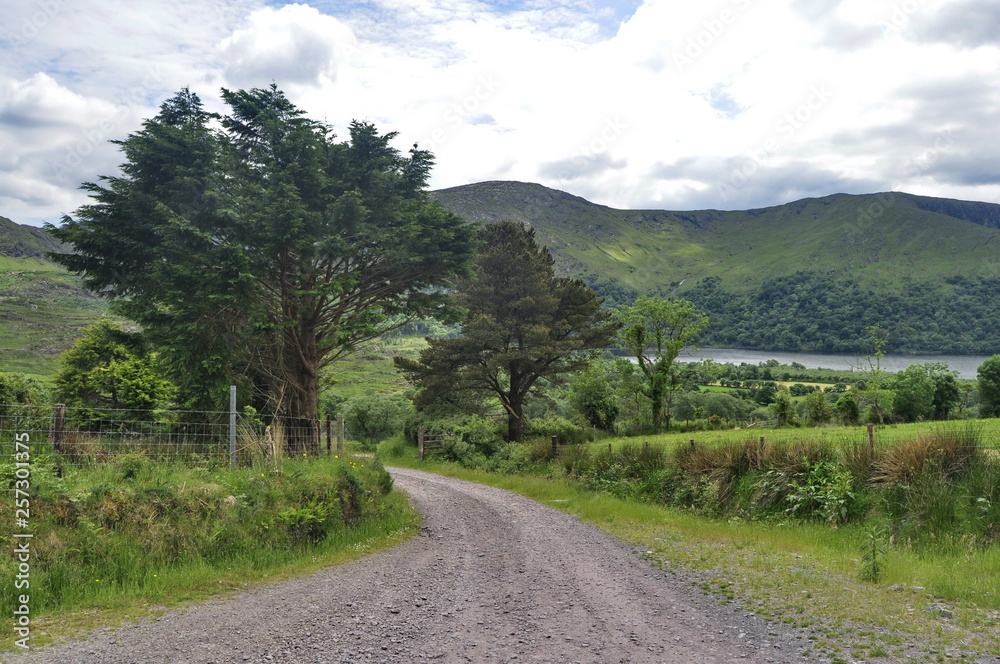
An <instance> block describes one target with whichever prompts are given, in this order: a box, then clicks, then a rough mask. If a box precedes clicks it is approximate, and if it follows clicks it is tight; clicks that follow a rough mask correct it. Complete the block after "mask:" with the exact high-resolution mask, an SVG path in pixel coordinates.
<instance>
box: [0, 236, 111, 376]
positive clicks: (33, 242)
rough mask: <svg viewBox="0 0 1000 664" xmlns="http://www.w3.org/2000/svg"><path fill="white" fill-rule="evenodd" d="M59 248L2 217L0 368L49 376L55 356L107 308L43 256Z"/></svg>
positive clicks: (0, 252) (54, 363) (69, 275)
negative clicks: (81, 329)
mask: <svg viewBox="0 0 1000 664" xmlns="http://www.w3.org/2000/svg"><path fill="white" fill-rule="evenodd" d="M60 250H63V248H62V247H61V245H60V244H59V243H58V242H57V241H56V240H54V239H53V238H52V237H50V236H49V235H48V234H47V233H45V231H43V230H42V229H40V228H35V227H33V226H22V225H19V224H15V223H14V222H12V221H11V220H9V219H6V218H4V217H0V372H4V371H16V372H23V373H28V374H35V375H40V376H47V375H50V374H52V372H54V371H55V368H56V364H57V358H58V354H59V353H61V352H62V351H63V350H65V349H66V348H68V347H69V346H70V345H71V344H72V343H73V341H75V340H76V339H77V338H78V337H79V336H80V328H82V327H84V326H86V325H89V324H90V323H92V322H93V321H94V320H96V319H97V318H99V317H100V316H101V315H102V314H103V313H104V311H105V309H106V305H105V303H104V302H103V301H101V300H100V299H98V298H97V297H95V296H94V295H93V294H92V293H90V292H89V291H87V290H85V289H84V288H83V286H82V285H81V284H80V280H79V279H78V278H77V277H76V276H75V275H72V274H70V273H69V272H67V271H66V270H64V269H63V268H61V267H59V266H58V265H55V264H54V263H52V262H51V261H49V260H48V259H46V258H45V252H47V251H60Z"/></svg>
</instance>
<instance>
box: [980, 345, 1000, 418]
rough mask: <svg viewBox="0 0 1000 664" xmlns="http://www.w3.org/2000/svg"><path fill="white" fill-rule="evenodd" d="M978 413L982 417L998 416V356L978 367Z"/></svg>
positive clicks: (999, 393)
mask: <svg viewBox="0 0 1000 664" xmlns="http://www.w3.org/2000/svg"><path fill="white" fill-rule="evenodd" d="M977 377H978V382H979V413H980V415H982V416H983V417H993V416H996V415H1000V355H994V356H993V357H991V358H990V359H988V360H986V361H985V362H983V363H982V365H980V367H979V371H978V372H977Z"/></svg>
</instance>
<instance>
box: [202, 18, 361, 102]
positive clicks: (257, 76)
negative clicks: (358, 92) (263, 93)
mask: <svg viewBox="0 0 1000 664" xmlns="http://www.w3.org/2000/svg"><path fill="white" fill-rule="evenodd" d="M219 51H220V53H221V55H222V57H223V60H224V61H225V77H226V80H227V81H228V82H230V83H231V84H232V85H234V86H236V87H243V88H249V87H260V86H263V85H267V84H269V83H270V82H271V81H277V82H280V83H281V84H283V85H286V84H305V85H319V84H322V83H324V82H325V81H330V82H333V81H335V80H336V78H337V69H338V67H339V66H340V65H341V63H343V62H345V61H347V60H349V59H350V57H351V56H352V55H353V54H354V53H355V52H357V40H356V39H355V37H354V33H353V32H352V31H351V29H350V28H349V27H348V26H347V25H345V24H344V23H342V22H341V21H339V20H338V19H336V18H334V17H332V16H325V15H323V14H321V13H320V12H319V11H318V10H317V9H315V8H313V7H310V6H308V5H300V4H293V5H286V6H284V7H281V8H280V9H272V8H270V7H265V8H263V9H259V10H257V11H255V12H254V13H253V14H251V15H250V17H249V18H248V19H247V22H246V25H245V26H243V27H240V28H239V29H237V30H235V31H234V32H233V33H232V35H230V36H229V37H226V38H225V39H224V40H222V42H221V43H220V44H219Z"/></svg>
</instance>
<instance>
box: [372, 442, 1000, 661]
mask: <svg viewBox="0 0 1000 664" xmlns="http://www.w3.org/2000/svg"><path fill="white" fill-rule="evenodd" d="M640 440H641V439H640ZM631 442H632V444H633V446H635V443H636V442H637V441H636V440H633V441H631ZM619 444H620V445H624V441H620V442H619ZM382 449H383V454H384V455H385V458H384V461H385V463H387V464H390V465H402V466H407V467H414V468H421V469H424V470H430V471H432V472H438V473H441V474H445V475H449V476H453V477H459V478H461V479H467V480H471V481H476V482H481V483H484V484H489V485H492V486H497V487H500V488H504V489H507V490H511V491H515V492H517V493H521V494H523V495H526V496H528V497H531V498H534V499H535V500H539V501H541V502H544V503H547V504H549V505H551V506H553V507H556V508H558V509H560V510H563V511H566V512H569V513H571V514H576V515H578V516H580V517H581V518H582V519H584V520H587V521H590V522H593V523H595V524H596V525H598V526H599V527H601V528H603V529H604V530H606V531H607V532H609V533H611V534H612V535H614V536H616V537H618V538H620V539H622V540H624V541H626V542H628V543H630V544H633V545H635V546H636V547H637V548H638V549H639V550H640V551H642V552H644V553H643V555H644V557H646V558H648V559H650V561H651V562H653V563H654V564H655V565H657V566H659V567H661V568H663V569H664V570H665V571H667V572H668V573H669V572H681V571H683V572H684V573H687V574H693V575H695V578H696V579H697V581H696V584H697V585H698V586H699V587H701V588H702V589H703V590H704V592H706V593H710V594H713V595H715V596H718V597H720V598H721V599H722V601H724V602H727V603H728V602H736V603H738V604H739V605H740V606H742V607H744V608H745V609H746V610H748V611H753V612H755V613H758V614H760V615H763V616H766V617H768V618H770V619H771V620H774V621H779V622H784V623H787V624H789V625H792V626H795V627H798V628H801V633H802V639H803V640H804V642H810V643H811V644H812V645H811V646H809V647H810V648H811V651H810V652H811V653H812V655H814V656H816V657H817V658H820V657H822V658H827V659H830V660H832V661H837V660H838V659H839V660H842V661H848V660H850V659H852V658H853V659H868V660H873V661H878V659H879V658H889V657H891V658H894V659H897V660H898V659H902V660H903V661H907V660H913V661H944V659H945V658H946V657H947V659H950V660H951V661H970V660H971V659H973V658H974V657H976V656H978V655H982V654H985V653H991V654H1000V629H998V619H1000V548H998V547H997V546H996V545H993V546H984V545H972V546H969V545H967V544H968V543H963V542H960V541H959V542H955V541H950V542H944V543H940V544H939V545H937V544H925V545H921V546H908V545H904V544H902V543H899V542H897V543H894V544H890V543H889V542H888V540H887V539H886V540H879V546H880V549H881V551H882V553H880V554H878V563H879V565H881V568H882V571H881V573H880V575H879V578H878V580H877V581H863V580H862V579H861V578H860V573H861V572H862V571H863V569H864V567H865V560H864V554H865V547H866V545H869V544H870V543H871V537H872V531H871V529H870V527H869V525H865V524H860V523H859V524H851V523H848V524H840V525H837V526H835V527H832V526H831V525H829V524H827V523H818V522H815V521H810V520H804V519H796V518H792V517H791V516H788V515H784V516H777V515H775V516H773V517H771V518H768V519H764V520H759V521H755V520H748V519H745V518H734V517H725V518H712V517H709V516H706V515H705V514H704V513H701V512H699V511H696V510H694V509H690V508H688V509H684V508H677V507H666V506H662V505H656V504H652V503H650V502H643V501H640V500H637V499H634V498H633V499H629V498H624V497H616V496H614V495H611V494H610V493H608V492H606V491H594V490H590V489H587V488H585V487H584V486H583V485H582V484H581V482H579V481H578V479H574V478H573V476H572V475H571V474H567V473H566V470H565V466H563V465H561V464H554V463H542V464H537V465H535V466H534V468H533V470H531V471H530V472H528V473H520V474H498V473H491V472H486V471H484V470H481V469H470V468H463V467H461V466H459V465H457V464H454V463H447V462H442V461H440V460H430V461H425V462H423V463H419V462H417V461H416V459H415V458H414V455H413V452H412V450H411V448H408V447H407V448H403V447H402V446H400V445H399V444H398V443H397V444H394V445H384V446H383V448H382ZM400 452H402V454H400ZM391 453H395V454H394V455H393V456H392V457H391V458H390V454H391ZM845 644H850V645H845ZM914 644H919V647H916V646H914Z"/></svg>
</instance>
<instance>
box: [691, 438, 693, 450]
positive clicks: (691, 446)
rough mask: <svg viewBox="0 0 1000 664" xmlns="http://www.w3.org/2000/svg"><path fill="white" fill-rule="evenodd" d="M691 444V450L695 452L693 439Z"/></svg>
mask: <svg viewBox="0 0 1000 664" xmlns="http://www.w3.org/2000/svg"><path fill="white" fill-rule="evenodd" d="M690 444H691V449H692V450H693V449H694V438H692V439H691V442H690Z"/></svg>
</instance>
